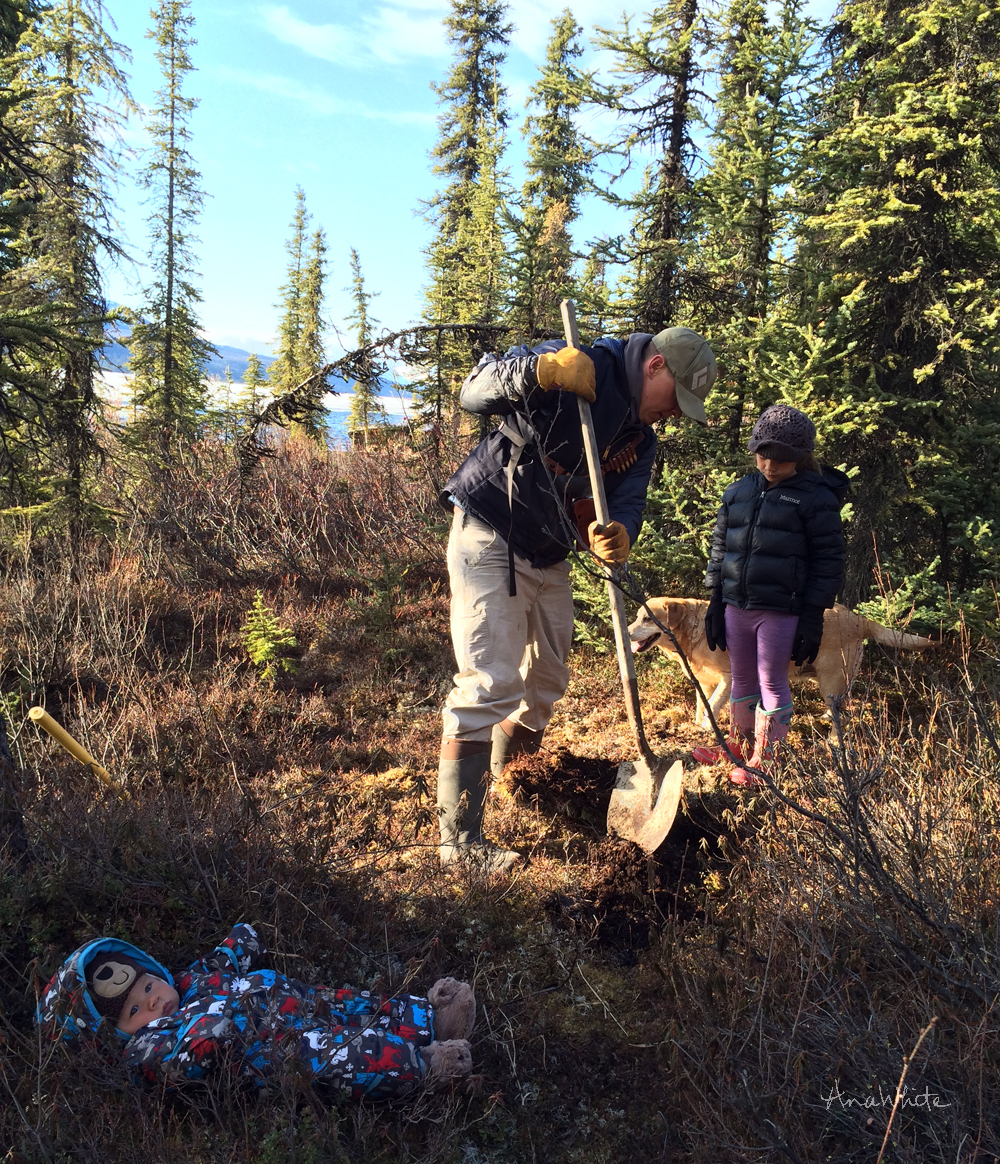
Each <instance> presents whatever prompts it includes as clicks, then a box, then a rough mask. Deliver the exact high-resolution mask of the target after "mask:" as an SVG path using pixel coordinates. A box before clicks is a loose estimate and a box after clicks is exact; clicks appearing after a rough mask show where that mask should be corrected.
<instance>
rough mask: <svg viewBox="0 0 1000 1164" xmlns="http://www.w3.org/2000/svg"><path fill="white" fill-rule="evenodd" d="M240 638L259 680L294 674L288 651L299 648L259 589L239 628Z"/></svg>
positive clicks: (293, 665)
mask: <svg viewBox="0 0 1000 1164" xmlns="http://www.w3.org/2000/svg"><path fill="white" fill-rule="evenodd" d="M240 638H241V639H242V641H243V645H244V646H245V647H246V650H247V654H248V655H249V656H250V661H251V662H252V663H253V665H254V666H255V667H257V668H258V670H259V671H260V677H261V678H262V679H267V680H269V681H273V680H275V679H277V678H278V676H279V675H291V674H293V673H294V671H295V666H296V662H295V660H294V659H292V658H290V657H289V652H290V651H292V650H294V649H295V648H296V647H297V646H298V643H297V642H296V640H295V632H294V631H292V630H291V628H290V627H286V626H282V625H281V622H280V621H279V619H278V616H277V615H276V614H275V613H274V611H273V610H272V609H271V607H269V606H267V605H266V604H265V602H264V595H263V593H262V592H261V591H260V590H258V591H257V597H256V598H255V599H254V601H253V606H251V607H250V610H249V611H248V612H247V617H246V619H245V620H244V623H243V626H242V627H241V628H240Z"/></svg>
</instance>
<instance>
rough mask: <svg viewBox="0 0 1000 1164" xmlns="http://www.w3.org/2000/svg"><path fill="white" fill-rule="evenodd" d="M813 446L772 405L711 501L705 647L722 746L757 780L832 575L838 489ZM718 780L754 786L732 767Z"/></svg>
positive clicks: (797, 423) (710, 753)
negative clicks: (716, 506) (745, 456)
mask: <svg viewBox="0 0 1000 1164" xmlns="http://www.w3.org/2000/svg"><path fill="white" fill-rule="evenodd" d="M815 444H816V426H815V425H814V424H813V422H812V421H811V420H810V419H809V417H808V416H806V415H805V413H803V412H799V410H798V409H797V408H792V407H791V406H790V405H788V404H773V405H772V406H771V407H770V408H768V409H766V410H765V411H764V412H763V413H761V416H760V419H759V420H758V421H757V423H756V425H754V430H753V433H752V434H751V437H750V443H749V445H748V446H747V447H748V450H749V452H751V453H755V454H756V456H757V472H756V473H748V474H747V476H745V477H742V478H741V479H740V480H739V481H737V482H735V483H734V484H733V485H730V486H729V488H728V489H727V490H726V492H725V494H724V495H723V498H722V508H721V509H720V510H719V516H718V519H717V520H716V523H715V533H714V535H713V537H712V553H711V557H710V559H709V563H708V571H707V573H706V575H705V582H706V585H707V586H708V587H709V588H710V589H711V591H712V598H711V601H710V602H709V604H708V611H707V612H706V614H705V638H706V640H707V642H708V645H709V648H710V649H711V650H713V651H714V650H721V651H725V650H726V649H727V648H728V650H729V662H730V666H731V669H732V676H733V688H732V694H731V696H730V700H731V702H730V704H729V738H728V740H727V741H726V742H727V744H728V745H729V750H730V751H731V752H732V753H733V755H734V756H736V757H737V758H738V759H740V760H742V761H743V762H744V763H746V762H747V761H749V764H748V765H747V767H750V768H758V769H760V770H761V771H763V772H765V773H767V774H768V775H769V776H773V774H774V773H775V771H776V766H777V753H778V743H779V741H781V740H783V739H784V738H785V736H787V735H788V727H789V724H790V723H791V720H792V694H791V690H790V689H789V686H788V666H789V663H790V662H791V661H792V660H793V659H794V660H795V663H796V665H797V666H800V667H801V666H802V665H803V664H804V663H812V662H813V661H814V660H815V658H816V655H817V653H818V652H819V645H820V641H821V640H822V638H823V611H824V610H825V609H826V608H827V607H829V606H832V605H833V603H834V600H835V599H836V597H837V591H838V590H839V589H840V585H841V582H842V580H843V575H844V534H843V526H842V523H841V518H840V507H841V506H842V505H843V503H844V498H845V496H846V495H847V489H848V480H847V476H846V475H845V474H844V473H841V472H840V471H839V470H837V469H832V468H830V467H829V466H826V465H824V466H823V467H822V468H821V467H820V466H819V465H818V464H817V463H816V460H815V458H814V457H813V449H814V447H815ZM724 754H725V753H724V752H723V750H722V748H721V747H700V748H696V749H695V750H694V758H695V759H696V760H698V761H699V762H700V763H703V764H713V763H715V762H716V761H717V760H719V759H721V758H722V757H723V756H724ZM729 779H730V780H731V781H732V782H733V783H734V784H739V785H744V786H748V785H755V784H762V783H763V781H761V780H760V779H759V777H756V776H754V775H753V774H752V773H750V772H748V771H747V770H746V769H745V768H743V767H737V768H734V769H733V770H732V772H730V774H729Z"/></svg>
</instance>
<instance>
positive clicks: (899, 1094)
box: [820, 1083, 951, 1111]
mask: <svg viewBox="0 0 1000 1164" xmlns="http://www.w3.org/2000/svg"><path fill="white" fill-rule="evenodd" d="M820 1099H821V1100H822V1101H823V1103H825V1104H826V1110H827V1111H829V1110H830V1108H831V1107H833V1105H834V1104H835V1103H839V1104H840V1106H841V1107H842V1108H852V1107H856V1108H860V1109H862V1110H864V1111H871V1110H872V1109H873V1108H880V1107H892V1106H894V1105H896V1106H898V1107H913V1108H923V1109H924V1110H925V1111H931V1110H932V1109H934V1108H938V1107H951V1104H950V1103H945V1102H944V1101H943V1100H942V1099H941V1096H940V1095H939V1094H938V1093H937V1092H936V1091H931V1089H930V1088H929V1087H925V1088H924V1090H923V1091H915V1092H913V1093H912V1094H911V1093H910V1089H909V1087H907V1086H905V1085H904V1086H903V1087H902V1088H900V1089H899V1090H894V1091H890V1092H888V1093H887V1092H885V1091H883V1090H882V1085H881V1083H880V1084H879V1085H878V1095H875V1094H874V1093H871V1094H869V1095H845V1094H844V1093H843V1092H842V1091H841V1090H840V1084H839V1083H834V1085H833V1091H831V1092H830V1094H829V1095H820Z"/></svg>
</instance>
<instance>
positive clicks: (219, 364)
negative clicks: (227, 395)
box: [101, 327, 274, 380]
mask: <svg viewBox="0 0 1000 1164" xmlns="http://www.w3.org/2000/svg"><path fill="white" fill-rule="evenodd" d="M122 331H123V328H122V327H119V329H118V332H117V334H118V335H121V334H122ZM216 347H217V349H218V352H219V355H218V357H215V356H213V357H212V359H211V360H209V362H208V364H207V365H206V366H205V375H206V376H217V377H218V378H219V379H220V380H222V379H225V375H226V366H227V365H228V367H229V371H230V373H231V375H232V377H233V379H234V380H242V379H243V374H244V373H245V372H246V370H247V360H248V359H249V358H250V353H249V352H245V351H244V350H243V349H242V348H230V347H226V345H225V344H216ZM257 358H258V359H259V360H260V363H261V367H262V368H264V369H265V370H266V369H267V368H269V367H270V366H271V364H273V363H274V356H262V355H258V357H257ZM127 362H128V348H126V347H125V346H124V345H123V344H120V343H118V341H117V340H112V341H111V342H109V343H106V344H105V345H104V347H103V348H102V349H101V367H102V368H105V369H107V370H108V371H110V372H124V371H125V365H126V363H127Z"/></svg>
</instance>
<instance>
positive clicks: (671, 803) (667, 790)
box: [608, 760, 684, 853]
mask: <svg viewBox="0 0 1000 1164" xmlns="http://www.w3.org/2000/svg"><path fill="white" fill-rule="evenodd" d="M683 779H684V765H683V764H682V763H681V761H680V760H676V761H675V762H674V763H673V764H671V765H670V767H669V768H667V767H666V765H665V764H662V765H661V764H657V765H655V766H654V767H652V768H651V767H650V765H649V764H647V763H646V761H645V760H635V761H628V762H626V763H624V764H622V765H621V767H620V768H619V769H618V779H617V780H616V781H615V787H614V791H613V792H612V793H611V803H610V804H609V805H608V832H609V833H617V834H618V836H620V837H624V838H625V839H626V840H629V841H635V843H636V844H637V845H638V846H639V847H640V848H641V849H643V850H644V851H645V852H647V853H655V852H656V850H657V849H658V848H659V847H660V845H662V844H663V841H664V838H665V837H666V835H667V833H669V832H670V826H671V825H672V824H673V823H674V817H675V816H676V815H677V806H678V805H679V804H680V800H681V784H682V782H683ZM654 793H655V796H656V798H655V801H654V799H653V795H654ZM651 806H652V807H651Z"/></svg>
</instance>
